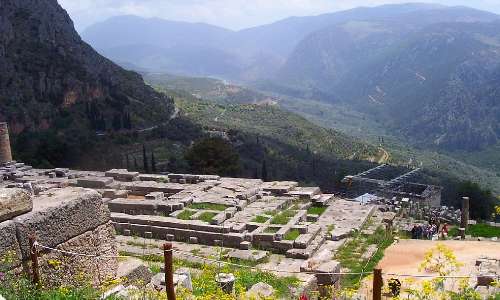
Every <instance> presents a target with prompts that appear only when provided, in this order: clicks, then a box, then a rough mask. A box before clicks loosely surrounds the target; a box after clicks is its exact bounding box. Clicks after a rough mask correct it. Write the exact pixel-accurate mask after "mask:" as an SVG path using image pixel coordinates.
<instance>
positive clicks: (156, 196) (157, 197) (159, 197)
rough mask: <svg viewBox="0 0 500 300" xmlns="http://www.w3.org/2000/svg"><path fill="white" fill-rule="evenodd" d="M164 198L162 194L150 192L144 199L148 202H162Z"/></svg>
mask: <svg viewBox="0 0 500 300" xmlns="http://www.w3.org/2000/svg"><path fill="white" fill-rule="evenodd" d="M164 198H165V194H163V192H151V193H149V194H147V195H146V199H148V200H159V201H163V199H164Z"/></svg>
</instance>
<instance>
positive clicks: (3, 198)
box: [0, 189, 33, 222]
mask: <svg viewBox="0 0 500 300" xmlns="http://www.w3.org/2000/svg"><path fill="white" fill-rule="evenodd" d="M32 209H33V200H32V199H31V196H30V195H29V194H28V193H27V192H26V191H25V190H23V189H0V222H3V221H6V220H9V219H12V218H14V217H16V216H19V215H21V214H24V213H27V212H29V211H31V210H32Z"/></svg>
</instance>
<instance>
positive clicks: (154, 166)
mask: <svg viewBox="0 0 500 300" xmlns="http://www.w3.org/2000/svg"><path fill="white" fill-rule="evenodd" d="M151 171H152V172H153V173H156V159H155V153H154V152H151Z"/></svg>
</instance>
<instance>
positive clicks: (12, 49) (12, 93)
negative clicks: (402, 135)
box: [0, 0, 380, 187]
mask: <svg viewBox="0 0 500 300" xmlns="http://www.w3.org/2000/svg"><path fill="white" fill-rule="evenodd" d="M0 5H1V6H0V22H1V24H0V25H1V26H0V37H1V41H2V44H1V47H0V66H1V67H2V72H1V73H0V84H1V89H0V119H1V120H2V121H3V120H6V121H8V122H9V125H10V128H11V133H12V135H11V137H12V142H13V147H14V152H15V157H16V159H20V160H22V161H24V162H27V163H30V164H34V165H35V166H38V167H47V168H51V167H55V166H57V167H64V166H71V167H78V168H82V169H95V168H98V169H109V168H117V167H125V166H127V167H130V168H133V169H136V170H139V169H140V167H139V166H140V165H143V164H142V162H143V159H144V157H148V158H150V157H152V155H151V153H154V154H155V158H156V159H157V163H158V166H159V168H160V169H161V170H163V171H173V172H176V171H183V172H190V169H189V167H188V165H187V164H186V163H185V157H184V153H185V152H186V150H187V149H189V147H190V145H191V144H192V143H193V141H195V140H198V139H202V138H205V137H207V136H210V135H212V134H214V131H215V132H216V133H217V132H220V131H223V132H224V134H225V135H226V136H228V137H229V138H230V141H231V142H232V145H233V147H235V148H237V150H238V152H239V154H240V157H241V159H242V162H243V164H242V169H241V174H238V175H245V176H254V174H255V170H256V169H258V168H260V165H261V164H262V162H263V160H266V162H267V163H268V166H269V170H270V178H271V179H273V178H283V179H289V180H301V181H304V182H316V181H318V182H319V181H321V183H322V184H324V185H329V186H330V187H331V186H332V185H334V183H335V182H338V181H339V180H340V179H341V178H342V174H343V173H342V174H340V173H337V174H335V173H332V172H331V170H332V168H335V167H338V168H340V167H342V169H343V170H348V169H350V168H351V167H352V168H353V170H361V169H365V168H366V167H368V166H371V165H373V164H372V163H371V162H369V161H368V160H377V159H379V157H378V156H379V155H380V153H379V151H378V149H377V148H376V147H374V146H372V145H370V144H366V143H363V142H361V141H357V140H355V139H352V138H350V137H348V136H346V135H343V134H340V133H338V132H336V131H334V130H331V129H324V128H320V127H318V126H316V125H314V124H312V123H309V122H307V121H306V120H304V119H302V118H300V117H298V116H297V115H294V114H291V113H288V112H284V111H280V110H279V109H278V108H273V107H269V108H267V107H259V106H241V107H240V106H235V105H230V106H228V107H224V106H215V107H214V106H206V107H207V109H203V110H198V109H196V107H198V108H200V107H203V106H204V105H203V104H198V102H200V103H201V101H200V100H198V99H194V98H193V97H192V96H189V95H188V97H186V96H185V95H182V94H179V93H177V92H174V91H170V90H165V89H164V90H163V92H165V93H163V92H162V93H160V92H157V91H155V90H154V89H153V88H152V87H151V86H149V85H146V84H145V83H144V81H143V79H142V77H141V76H140V75H139V74H138V73H135V72H131V71H126V70H124V69H122V68H121V67H119V66H117V65H115V64H114V63H113V62H111V61H109V60H108V59H106V58H104V57H102V56H101V55H99V54H98V53H97V52H96V51H94V50H93V49H92V48H91V47H90V46H89V45H88V44H86V43H85V42H83V41H82V40H81V38H80V37H79V36H78V34H77V33H76V32H75V30H74V27H73V23H72V21H71V19H70V18H69V16H68V15H67V13H66V12H65V11H64V10H63V9H62V8H61V7H60V6H59V5H58V3H57V1H56V0H36V1H34V0H6V1H2V2H1V4H0ZM174 97H175V98H177V104H178V106H179V107H175V106H174V102H173V99H174ZM185 99H192V101H191V102H186V100H185ZM183 101H184V102H183ZM182 103H184V104H182ZM189 103H193V104H189ZM179 108H180V109H179ZM197 112H198V113H199V114H197ZM221 114H222V115H221ZM224 114H227V115H226V117H224V116H223V115H224ZM214 118H216V119H217V120H220V122H219V121H215V122H214V123H211V121H210V120H213V119H214ZM209 121H210V122H209ZM237 124H239V125H237ZM308 144H309V146H307V145H308ZM143 147H144V148H143ZM142 149H147V151H144V152H143V151H142ZM351 159H355V160H351ZM138 162H139V163H138ZM130 163H132V165H129V164H130ZM332 177H335V178H334V179H335V180H331V179H332Z"/></svg>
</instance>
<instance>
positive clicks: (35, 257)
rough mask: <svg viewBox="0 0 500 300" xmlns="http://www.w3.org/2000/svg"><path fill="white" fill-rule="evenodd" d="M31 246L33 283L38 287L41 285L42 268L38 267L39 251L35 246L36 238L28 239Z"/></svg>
mask: <svg viewBox="0 0 500 300" xmlns="http://www.w3.org/2000/svg"><path fill="white" fill-rule="evenodd" d="M28 240H29V245H30V249H29V250H30V258H31V268H32V281H33V283H34V284H35V285H36V286H39V285H40V266H39V265H38V250H37V249H36V246H35V237H34V236H30V237H29V238H28Z"/></svg>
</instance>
